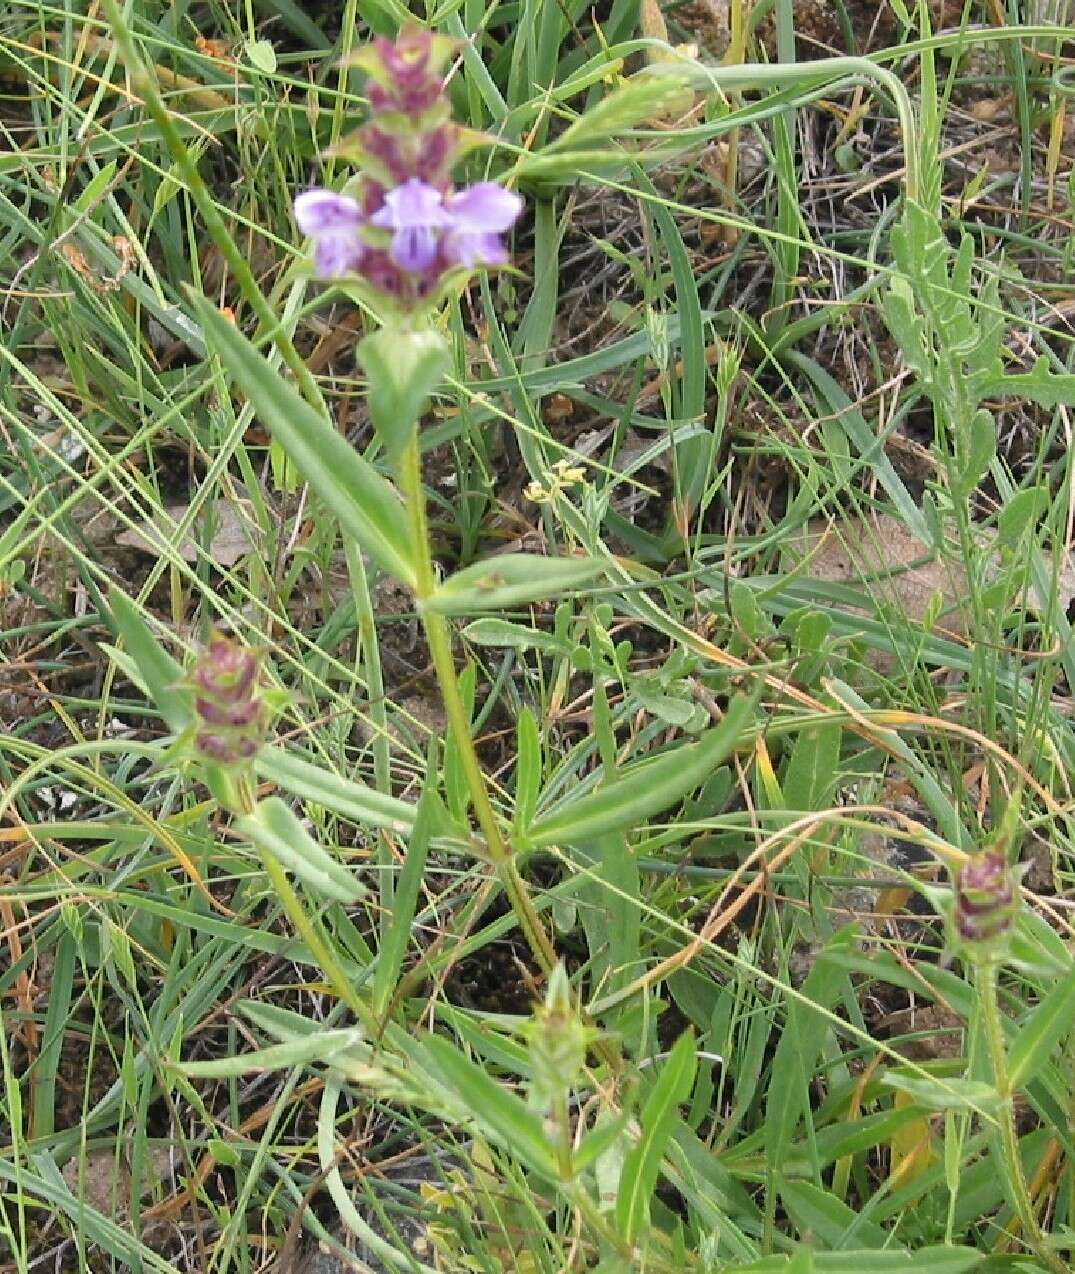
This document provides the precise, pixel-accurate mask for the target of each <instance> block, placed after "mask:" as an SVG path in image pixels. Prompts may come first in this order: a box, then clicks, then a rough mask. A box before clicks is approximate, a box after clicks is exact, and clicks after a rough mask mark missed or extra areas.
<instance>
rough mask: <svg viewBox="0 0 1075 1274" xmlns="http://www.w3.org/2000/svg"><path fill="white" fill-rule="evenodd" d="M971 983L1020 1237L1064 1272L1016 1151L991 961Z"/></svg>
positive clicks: (1053, 1267)
mask: <svg viewBox="0 0 1075 1274" xmlns="http://www.w3.org/2000/svg"><path fill="white" fill-rule="evenodd" d="M975 982H976V985H977V990H978V1004H979V1007H980V1011H981V1014H982V1024H983V1026H984V1027H985V1038H986V1044H987V1045H988V1048H989V1058H990V1061H991V1063H992V1066H993V1083H994V1085H995V1086H996V1089H997V1092H998V1093H999V1094H1000V1099H1001V1101H1000V1110H999V1112H998V1114H999V1120H1000V1141H1001V1149H1002V1152H1003V1156H1004V1164H1005V1167H1006V1169H1007V1176H1008V1183H1009V1186H1010V1189H1011V1194H1012V1202H1013V1203H1014V1205H1015V1211H1016V1215H1017V1216H1018V1217H1019V1224H1020V1227H1021V1228H1022V1231H1023V1237H1024V1238H1025V1239H1026V1241H1027V1243H1029V1245H1030V1246H1031V1247H1032V1248H1033V1249H1034V1253H1035V1255H1036V1256H1037V1257H1038V1258H1039V1259H1040V1260H1042V1261H1044V1262H1045V1264H1046V1265H1048V1267H1049V1268H1050V1269H1051V1270H1054V1271H1055V1272H1056V1274H1066V1271H1067V1270H1068V1267H1067V1266H1066V1265H1065V1264H1064V1262H1063V1261H1062V1260H1061V1259H1060V1257H1059V1256H1058V1255H1057V1254H1056V1253H1055V1252H1053V1251H1051V1250H1050V1248H1049V1246H1048V1244H1047V1243H1046V1240H1045V1236H1044V1234H1043V1233H1042V1231H1041V1227H1040V1226H1039V1225H1038V1218H1037V1214H1036V1213H1035V1211H1034V1204H1033V1201H1032V1200H1031V1198H1030V1191H1029V1190H1028V1189H1027V1184H1026V1176H1025V1175H1024V1173H1023V1161H1022V1158H1021V1156H1020V1154H1019V1136H1018V1133H1017V1132H1016V1129H1015V1106H1014V1102H1013V1093H1012V1085H1011V1076H1010V1074H1009V1071H1008V1051H1007V1048H1006V1046H1005V1043H1004V1028H1003V1026H1002V1024H1001V1017H1000V1005H999V1003H998V1001H997V964H996V961H995V960H989V959H986V960H982V961H981V962H980V963H979V964H978V965H977V968H976V969H975Z"/></svg>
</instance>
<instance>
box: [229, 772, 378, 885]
mask: <svg viewBox="0 0 1075 1274" xmlns="http://www.w3.org/2000/svg"><path fill="white" fill-rule="evenodd" d="M236 826H237V827H238V829H239V830H240V831H241V832H243V833H244V834H245V835H247V836H249V837H250V839H251V840H252V841H253V842H254V844H255V845H256V846H257V848H258V849H259V850H261V851H262V852H263V853H266V854H272V856H273V857H274V858H275V859H277V860H278V861H279V862H280V863H282V864H283V865H284V866H285V867H286V868H287V869H288V870H289V871H290V872H291V873H292V874H293V875H295V876H297V877H298V879H299V880H301V881H302V882H303V884H305V885H308V886H309V887H310V888H311V889H312V890H314V891H315V892H316V893H319V894H321V895H322V896H324V897H325V898H334V899H335V900H336V901H337V902H344V903H347V902H354V901H355V899H356V898H361V897H362V895H363V894H364V893H365V892H366V889H365V886H363V885H361V884H360V883H359V882H358V881H357V880H356V879H355V878H354V876H353V875H352V874H351V872H350V871H348V869H347V868H346V867H344V865H343V864H342V863H340V862H338V861H337V860H336V859H335V858H333V857H332V855H331V854H329V853H328V851H327V850H325V849H323V848H322V847H321V846H320V845H319V844H318V843H317V842H316V841H315V840H314V838H313V837H312V836H311V835H310V833H309V832H308V831H307V830H306V828H305V827H303V825H302V824H301V823H300V822H299V820H298V818H297V817H296V816H295V814H294V812H293V811H292V809H291V807H290V806H288V805H285V804H284V802H283V801H282V800H281V799H280V798H279V797H278V796H270V797H269V798H268V799H267V800H264V801H261V802H260V803H259V804H258V805H257V807H256V808H255V810H254V812H253V814H246V815H244V816H243V817H242V818H240V819H238V820H237V822H236Z"/></svg>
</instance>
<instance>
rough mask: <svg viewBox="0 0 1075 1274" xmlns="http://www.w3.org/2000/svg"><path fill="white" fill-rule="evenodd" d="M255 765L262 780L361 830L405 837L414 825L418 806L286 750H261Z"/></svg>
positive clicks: (274, 748) (271, 748)
mask: <svg viewBox="0 0 1075 1274" xmlns="http://www.w3.org/2000/svg"><path fill="white" fill-rule="evenodd" d="M254 765H255V768H256V770H257V772H258V774H259V775H261V777H262V778H265V779H269V780H270V781H271V782H273V783H276V784H277V785H278V786H279V787H282V788H283V789H284V790H285V791H286V792H290V793H291V795H292V796H298V797H301V798H302V799H303V800H304V801H313V802H314V804H316V805H321V806H323V807H324V808H325V809H327V810H332V812H333V813H334V814H340V815H342V817H344V818H347V819H350V820H351V822H353V823H357V824H358V825H359V826H360V827H383V828H386V829H387V830H388V831H390V832H396V833H397V834H398V835H400V836H405V835H407V834H408V833H409V832H410V830H411V828H412V827H413V826H414V818H415V807H414V806H413V805H410V804H408V802H406V801H401V800H399V799H398V798H396V797H394V796H386V795H385V794H384V793H383V792H378V791H377V790H376V789H374V788H372V787H367V786H366V784H365V783H358V782H356V781H355V780H354V779H345V778H343V777H342V776H341V775H339V774H333V773H332V771H331V770H326V769H322V767H321V766H319V765H311V764H310V762H309V761H304V760H302V758H301V757H297V756H295V754H294V753H292V752H285V751H284V749H283V748H276V747H268V748H262V749H261V751H260V752H259V753H258V756H257V759H256V761H255V762H254Z"/></svg>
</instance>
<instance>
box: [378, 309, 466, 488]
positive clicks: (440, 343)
mask: <svg viewBox="0 0 1075 1274" xmlns="http://www.w3.org/2000/svg"><path fill="white" fill-rule="evenodd" d="M451 357H452V353H451V349H450V348H449V346H448V342H447V341H446V340H445V339H444V337H443V336H442V335H441V334H440V333H439V332H435V331H432V330H431V329H429V328H424V329H420V330H418V331H415V332H399V331H395V330H393V329H392V328H388V327H383V328H381V330H380V331H378V332H374V333H373V335H372V336H367V337H366V338H365V339H364V340H362V341H360V342H359V344H358V359H359V362H360V363H361V364H362V366H363V368H364V369H365V372H366V377H367V380H368V382H369V383H368V385H367V388H366V398H367V402H368V403H369V409H370V415H371V416H372V418H373V427H374V429H376V431H377V437H378V438H380V440H381V444H382V445H383V447H384V449H385V452H386V454H387V456H388V459H389V460H390V461H391V462H392V463H393V464H394V463H395V462H396V461H397V460H398V459H399V457H400V455H401V454H402V452H403V448H404V447H405V446H406V444H407V442H408V440H409V439H410V437H411V434H412V433H413V431H414V430H415V428H416V427H417V425H418V421H419V419H420V417H421V416H422V414H423V412H425V410H426V408H427V406H428V405H429V396H430V394H432V393H433V391H434V390H435V389H436V388H437V386H438V385H440V384H441V382H442V381H443V380H444V373H445V372H446V371H447V370H448V367H449V365H450V363H451Z"/></svg>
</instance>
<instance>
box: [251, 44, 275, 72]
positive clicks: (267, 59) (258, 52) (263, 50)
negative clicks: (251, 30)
mask: <svg viewBox="0 0 1075 1274" xmlns="http://www.w3.org/2000/svg"><path fill="white" fill-rule="evenodd" d="M246 56H247V57H248V58H249V59H250V61H251V63H252V65H254V66H256V67H257V69H258V70H259V71H262V72H263V73H264V74H265V75H275V74H276V50H275V49H274V48H273V46H272V42H271V41H270V40H248V41H247V42H246Z"/></svg>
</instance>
